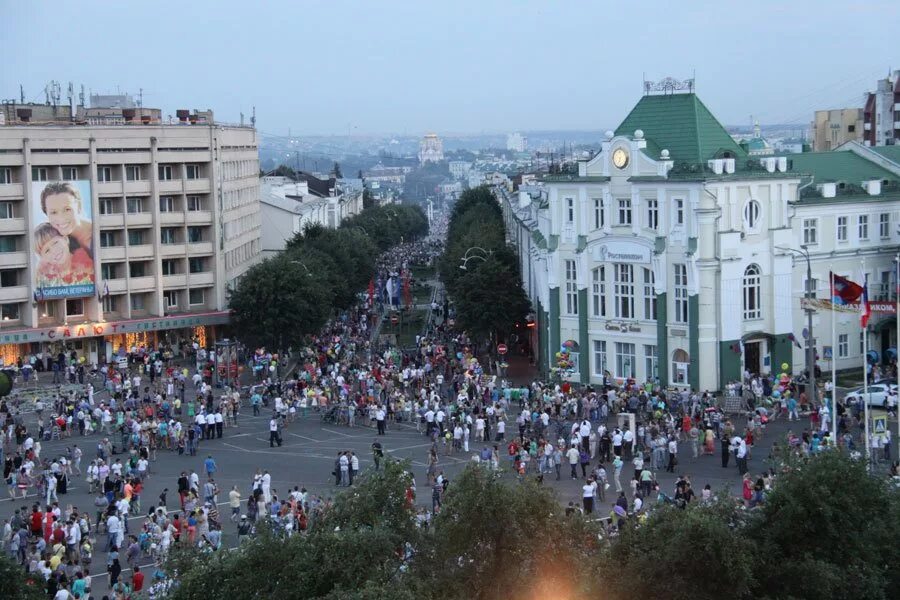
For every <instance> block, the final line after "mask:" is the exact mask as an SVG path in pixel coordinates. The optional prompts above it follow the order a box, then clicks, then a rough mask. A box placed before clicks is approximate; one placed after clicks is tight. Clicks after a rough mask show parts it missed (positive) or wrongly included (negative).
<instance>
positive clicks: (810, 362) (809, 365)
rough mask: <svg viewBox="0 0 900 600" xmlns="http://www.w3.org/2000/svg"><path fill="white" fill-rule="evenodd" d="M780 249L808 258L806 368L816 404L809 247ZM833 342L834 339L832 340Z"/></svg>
mask: <svg viewBox="0 0 900 600" xmlns="http://www.w3.org/2000/svg"><path fill="white" fill-rule="evenodd" d="M776 248H778V249H779V250H786V251H788V252H791V253H793V254H797V255H800V256H802V257H803V258H805V259H806V283H805V285H804V288H805V289H804V294H803V297H804V298H806V308H805V309H804V310H805V311H806V323H807V325H806V328H807V331H808V332H809V335H808V336H807V339H806V369H807V371H809V378H808V380H809V390H810V393H809V402H810V404H811V405H813V406H815V403H816V392H817V390H816V338H815V336H814V335H813V313H815V312H816V311H815V309H814V308H813V306H812V300H813V293H814V292H815V290H813V289H812V263H811V262H810V260H809V247H808V246H807V245H806V244H803V245H802V246H800V250H797V249H795V248H788V247H785V246H776ZM832 343H834V341H833V340H832ZM831 393H832V394H836V391H835V390H832V392H831ZM831 418H832V419H834V418H835V415H831Z"/></svg>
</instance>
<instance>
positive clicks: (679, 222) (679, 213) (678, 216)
mask: <svg viewBox="0 0 900 600" xmlns="http://www.w3.org/2000/svg"><path fill="white" fill-rule="evenodd" d="M672 224H673V225H674V226H675V227H684V198H675V215H674V222H673V223H672Z"/></svg>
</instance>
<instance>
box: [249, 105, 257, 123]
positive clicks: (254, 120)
mask: <svg viewBox="0 0 900 600" xmlns="http://www.w3.org/2000/svg"><path fill="white" fill-rule="evenodd" d="M250 127H256V107H255V106H254V107H253V116H252V117H250Z"/></svg>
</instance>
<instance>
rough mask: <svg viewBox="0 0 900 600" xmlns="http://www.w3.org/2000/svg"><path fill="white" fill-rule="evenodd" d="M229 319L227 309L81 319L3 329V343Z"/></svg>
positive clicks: (160, 327) (142, 329) (162, 327)
mask: <svg viewBox="0 0 900 600" xmlns="http://www.w3.org/2000/svg"><path fill="white" fill-rule="evenodd" d="M227 322H228V312H226V311H223V312H217V313H207V314H204V315H192V316H183V317H164V318H161V319H138V320H133V321H108V322H99V323H79V324H77V325H62V326H59V327H42V328H37V329H22V330H18V331H10V332H8V333H7V332H3V335H2V336H0V343H2V344H26V343H30V342H55V341H60V340H63V341H64V340H67V339H83V338H91V337H101V336H107V335H116V334H120V333H133V332H140V331H161V330H164V329H179V328H182V327H197V326H200V325H217V324H222V323H227Z"/></svg>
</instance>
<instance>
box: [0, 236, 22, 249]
mask: <svg viewBox="0 0 900 600" xmlns="http://www.w3.org/2000/svg"><path fill="white" fill-rule="evenodd" d="M18 246H19V244H18V243H17V242H16V236H14V235H0V252H16V251H17V250H18V249H19V247H18Z"/></svg>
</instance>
